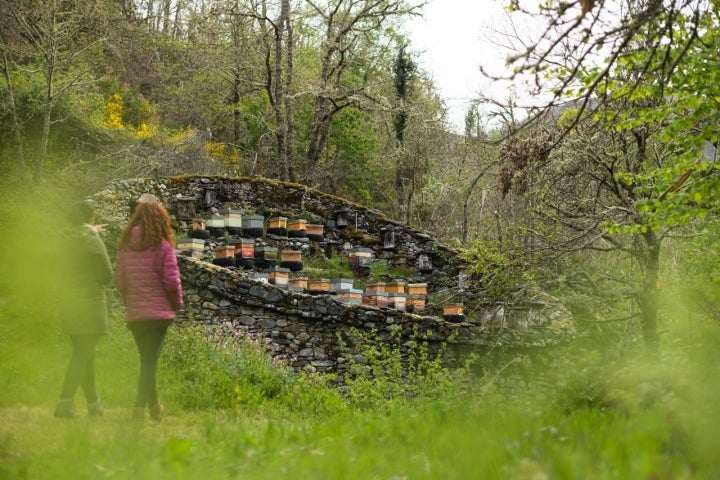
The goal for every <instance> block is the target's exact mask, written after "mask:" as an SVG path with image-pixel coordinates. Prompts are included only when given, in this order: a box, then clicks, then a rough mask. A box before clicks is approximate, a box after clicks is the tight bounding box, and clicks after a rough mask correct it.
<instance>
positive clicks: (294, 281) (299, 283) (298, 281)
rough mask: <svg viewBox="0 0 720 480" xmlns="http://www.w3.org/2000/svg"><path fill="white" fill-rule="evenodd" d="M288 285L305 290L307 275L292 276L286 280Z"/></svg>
mask: <svg viewBox="0 0 720 480" xmlns="http://www.w3.org/2000/svg"><path fill="white" fill-rule="evenodd" d="M288 285H289V286H291V287H298V288H302V289H303V290H307V288H308V279H307V277H292V278H290V279H289V280H288Z"/></svg>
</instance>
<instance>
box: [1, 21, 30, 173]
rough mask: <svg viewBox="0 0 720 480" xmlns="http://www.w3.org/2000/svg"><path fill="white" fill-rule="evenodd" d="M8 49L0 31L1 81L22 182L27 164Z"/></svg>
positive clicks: (8, 46) (8, 45)
mask: <svg viewBox="0 0 720 480" xmlns="http://www.w3.org/2000/svg"><path fill="white" fill-rule="evenodd" d="M9 48H10V44H9V42H7V41H6V40H5V34H3V32H1V31H0V54H1V55H2V65H0V69H2V73H3V79H4V80H5V91H6V92H7V101H8V110H9V112H10V119H11V122H12V130H13V139H14V141H15V148H16V149H17V156H18V166H19V167H20V179H21V180H22V181H24V180H26V176H27V164H26V163H25V153H24V151H23V140H22V129H21V126H20V120H19V118H18V110H17V105H16V103H15V90H14V88H13V82H12V78H11V68H12V67H11V64H10V59H9V54H8V49H9Z"/></svg>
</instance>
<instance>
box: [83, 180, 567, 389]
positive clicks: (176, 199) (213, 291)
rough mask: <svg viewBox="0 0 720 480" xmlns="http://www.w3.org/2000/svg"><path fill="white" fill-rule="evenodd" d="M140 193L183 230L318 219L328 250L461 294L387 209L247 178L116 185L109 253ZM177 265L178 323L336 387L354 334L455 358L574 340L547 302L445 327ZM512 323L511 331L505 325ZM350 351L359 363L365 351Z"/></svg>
mask: <svg viewBox="0 0 720 480" xmlns="http://www.w3.org/2000/svg"><path fill="white" fill-rule="evenodd" d="M143 193H152V194H154V195H156V196H157V197H158V198H159V199H160V200H161V201H162V202H163V204H165V205H166V206H167V207H168V209H169V211H170V212H171V214H172V215H173V216H174V219H175V221H176V222H177V228H178V229H179V230H181V231H182V230H183V229H187V228H189V226H190V225H189V223H190V221H191V220H192V218H193V217H195V216H199V215H202V214H206V213H211V212H212V211H213V210H212V209H223V208H233V209H236V208H237V209H242V210H244V211H245V212H246V213H255V214H261V215H263V216H265V217H266V218H268V217H270V216H278V215H280V216H285V217H290V218H306V219H309V220H310V221H312V222H321V223H323V224H324V225H325V231H326V237H327V242H325V243H324V245H323V249H324V250H323V251H326V252H327V251H329V250H334V251H337V252H339V253H342V252H347V251H348V250H349V249H350V248H352V247H357V246H365V247H368V248H372V249H373V252H374V254H375V256H376V257H377V258H382V259H385V260H386V261H387V262H388V263H389V264H390V265H393V266H405V267H407V268H408V269H409V270H412V269H414V270H417V268H418V266H419V265H420V264H423V263H425V267H426V268H425V269H424V271H423V272H422V273H420V272H419V271H418V272H417V277H416V280H419V281H423V282H426V283H427V284H428V286H429V288H430V290H439V289H445V290H448V291H450V290H452V289H453V288H456V286H457V282H458V280H457V276H458V274H459V273H460V272H461V271H462V268H463V263H462V260H461V259H460V258H459V257H458V255H457V253H456V252H455V251H453V250H452V249H450V248H448V247H447V246H445V245H443V244H441V243H438V242H435V241H434V240H433V239H432V238H431V237H430V236H429V235H427V234H426V233H424V232H421V231H418V230H415V229H412V228H409V227H406V226H403V225H401V224H399V223H397V222H394V221H392V220H390V219H387V218H386V217H385V216H384V215H383V214H382V213H381V212H378V211H375V210H371V209H367V208H365V207H363V206H360V205H356V204H353V203H351V202H348V201H346V200H343V199H340V198H337V197H333V196H330V195H326V194H323V193H321V192H317V191H315V190H312V189H309V188H306V187H304V186H301V185H296V184H287V183H282V182H276V181H268V180H262V179H247V178H208V177H172V178H167V179H156V180H153V179H136V180H120V181H116V182H113V183H112V184H110V185H108V186H107V187H106V188H104V189H103V190H101V191H99V192H97V193H96V194H95V195H94V196H93V198H92V200H93V201H94V202H95V205H96V210H97V213H98V216H99V217H100V219H101V220H102V222H103V223H108V224H109V227H108V232H109V235H108V236H107V238H108V244H109V250H110V251H111V252H113V251H114V245H113V239H114V238H116V237H117V233H119V231H120V230H121V228H122V226H124V225H125V223H126V222H127V218H128V216H129V213H130V209H131V206H132V205H133V202H134V201H135V200H136V199H137V198H138V197H139V196H140V195H141V194H143ZM338 212H340V214H342V215H343V216H344V217H345V220H346V221H347V225H338V224H336V223H335V222H336V219H340V218H339V217H338V216H337V215H338ZM341 220H342V219H341ZM388 232H392V233H390V234H389V233H388ZM263 241H264V242H269V243H272V242H273V241H274V240H273V238H265V239H263ZM423 256H426V258H422V257H423ZM178 259H179V263H180V267H181V273H182V280H183V288H184V294H185V302H186V308H185V309H184V310H183V311H182V312H181V315H180V320H181V321H186V322H202V323H208V324H215V325H230V326H232V328H237V329H241V330H244V331H246V332H248V333H250V334H252V335H255V336H263V337H264V338H266V341H267V346H268V348H269V349H270V350H271V351H272V352H273V355H276V356H278V357H282V358H284V359H286V360H287V361H288V362H289V363H290V364H291V365H292V366H293V367H294V368H296V369H301V368H314V369H317V370H330V371H335V372H338V373H339V376H338V378H339V381H342V373H343V371H344V369H345V368H346V365H347V361H348V359H347V358H345V356H346V355H347V351H343V349H342V348H340V345H339V338H342V339H344V341H346V342H347V343H351V339H352V333H351V330H352V329H358V330H360V331H363V332H366V333H368V332H374V335H373V337H374V338H376V339H377V341H379V342H383V341H388V340H389V339H390V338H391V336H392V335H393V334H394V333H400V334H401V336H402V337H405V338H410V337H412V336H413V335H415V333H417V332H420V333H421V335H422V336H423V337H424V338H426V339H427V340H428V342H429V345H430V350H431V351H439V348H440V346H441V344H443V343H444V342H449V347H450V348H448V349H447V351H446V354H447V355H448V358H447V360H448V361H452V359H453V358H455V359H458V360H462V359H463V358H464V357H465V355H466V353H467V352H468V351H470V350H477V349H479V348H483V347H487V346H497V345H498V344H500V345H535V346H542V345H547V344H553V343H559V342H565V341H567V340H569V339H571V338H572V336H573V334H574V328H573V322H572V317H571V316H570V314H569V312H568V311H567V310H566V309H564V308H563V307H562V305H560V303H559V302H558V301H557V300H556V299H553V298H552V297H548V296H545V297H544V298H535V299H534V302H532V303H531V304H528V305H529V306H525V307H524V308H522V309H518V308H508V307H507V306H504V305H493V306H489V307H488V309H487V312H484V313H483V314H482V315H481V316H480V318H478V319H475V321H474V322H471V323H459V324H458V323H448V322H445V321H444V320H443V319H442V317H441V316H437V312H436V311H435V312H433V311H428V312H423V315H415V314H411V313H406V312H401V311H398V310H393V309H389V308H378V307H373V306H366V305H348V304H343V303H341V302H339V301H338V300H337V299H335V298H334V297H333V296H332V295H329V294H320V295H310V294H308V293H306V292H295V291H290V290H288V289H287V288H280V287H276V286H274V285H271V284H267V283H263V282H260V281H257V280H256V279H254V278H252V277H251V276H250V275H248V273H247V272H244V271H242V270H240V269H239V270H233V269H227V268H223V267H219V266H216V265H213V264H211V263H209V262H207V261H203V260H201V259H196V258H190V257H185V256H179V257H178ZM427 262H429V264H430V265H431V266H430V268H427V265H428V263H427ZM433 313H435V315H433ZM513 318H515V320H513ZM508 322H510V325H509V326H510V327H513V328H507V327H508ZM351 352H352V354H353V355H354V356H355V355H357V356H358V358H361V356H362V352H357V351H352V350H351Z"/></svg>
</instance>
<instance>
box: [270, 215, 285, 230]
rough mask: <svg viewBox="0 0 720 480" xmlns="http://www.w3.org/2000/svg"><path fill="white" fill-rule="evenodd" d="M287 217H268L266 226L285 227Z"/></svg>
mask: <svg viewBox="0 0 720 480" xmlns="http://www.w3.org/2000/svg"><path fill="white" fill-rule="evenodd" d="M287 223H288V219H287V217H271V218H269V219H268V228H281V229H286V228H287Z"/></svg>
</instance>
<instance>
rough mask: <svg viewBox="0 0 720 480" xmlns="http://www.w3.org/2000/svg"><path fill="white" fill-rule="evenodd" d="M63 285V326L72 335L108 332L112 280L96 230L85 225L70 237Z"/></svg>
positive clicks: (110, 270) (67, 245) (65, 256)
mask: <svg viewBox="0 0 720 480" xmlns="http://www.w3.org/2000/svg"><path fill="white" fill-rule="evenodd" d="M67 240H68V242H67V244H65V251H66V253H65V255H63V257H64V270H65V273H64V279H63V285H62V292H63V299H62V306H63V312H62V327H63V331H64V332H65V333H67V334H70V335H104V334H105V333H107V302H106V298H105V285H106V284H108V283H109V282H110V280H112V275H113V272H112V265H111V264H110V259H109V258H108V254H107V250H106V249H105V245H104V244H103V242H102V240H101V239H100V237H99V236H98V234H97V232H96V231H95V229H94V228H93V227H92V226H90V225H83V226H82V227H80V228H79V229H78V230H76V231H73V232H72V233H70V234H69V235H68V236H67Z"/></svg>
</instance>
